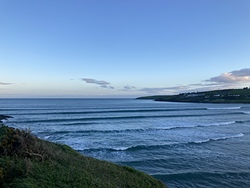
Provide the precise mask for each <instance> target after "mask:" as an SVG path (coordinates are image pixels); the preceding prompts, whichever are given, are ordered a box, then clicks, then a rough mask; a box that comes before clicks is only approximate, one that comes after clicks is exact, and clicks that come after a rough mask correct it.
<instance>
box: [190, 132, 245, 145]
mask: <svg viewBox="0 0 250 188" xmlns="http://www.w3.org/2000/svg"><path fill="white" fill-rule="evenodd" d="M242 136H244V134H243V133H239V134H236V135H232V136H223V137H218V138H209V139H206V140H198V141H193V142H191V143H195V144H202V143H207V142H211V141H219V140H227V139H231V138H239V137H242Z"/></svg>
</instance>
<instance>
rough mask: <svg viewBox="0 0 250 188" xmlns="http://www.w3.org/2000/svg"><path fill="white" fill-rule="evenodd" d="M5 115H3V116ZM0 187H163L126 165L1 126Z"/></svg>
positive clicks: (158, 182) (27, 132) (26, 132)
mask: <svg viewBox="0 0 250 188" xmlns="http://www.w3.org/2000/svg"><path fill="white" fill-rule="evenodd" d="M4 117H6V116H2V118H4ZM0 187H3V188H8V187H11V188H45V187H46V188H50V187H51V188H52V187H53V188H67V187H68V188H92V187H93V188H98V187H99V188H112V187H113V188H118V187H119V188H122V187H131V188H132V187H133V188H134V187H135V188H136V187H138V188H141V187H143V188H150V187H151V188H163V187H165V186H164V185H163V184H162V183H161V182H160V181H158V180H156V179H154V178H153V177H151V176H149V175H147V174H145V173H142V172H139V171H137V170H134V169H133V168H130V167H126V166H119V165H116V164H113V163H110V162H106V161H100V160H97V159H93V158H90V157H86V156H83V155H81V154H79V153H77V152H76V151H74V150H73V149H72V148H70V147H68V146H66V145H60V144H55V143H51V142H47V141H43V140H40V139H38V138H36V137H35V136H33V135H31V134H30V133H29V131H23V130H18V129H14V128H9V127H6V126H4V125H0Z"/></svg>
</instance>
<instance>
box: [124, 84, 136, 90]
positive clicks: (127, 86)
mask: <svg viewBox="0 0 250 188" xmlns="http://www.w3.org/2000/svg"><path fill="white" fill-rule="evenodd" d="M123 89H124V90H133V89H136V87H134V86H129V85H126V86H124V87H123Z"/></svg>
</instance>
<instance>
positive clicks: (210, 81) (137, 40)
mask: <svg viewBox="0 0 250 188" xmlns="http://www.w3.org/2000/svg"><path fill="white" fill-rule="evenodd" d="M0 24H1V27H0V67H1V74H0V97H138V96H144V95H156V94H176V93H180V92H188V91H201V90H203V91H204V90H211V89H224V88H241V87H246V86H247V87H249V86H250V53H249V52H250V1H249V0H238V1H237V0H219V1H218V0H202V1H201V0H157V1H152V0H119V1H118V0H105V1H104V0H99V1H97V0H88V1H87V0H71V1H68V0H41V1H34V0H22V1H18V0H0Z"/></svg>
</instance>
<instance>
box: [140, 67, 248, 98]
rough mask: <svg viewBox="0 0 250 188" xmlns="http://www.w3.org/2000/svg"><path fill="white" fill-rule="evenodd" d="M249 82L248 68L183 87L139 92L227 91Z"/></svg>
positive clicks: (145, 89) (150, 89)
mask: <svg viewBox="0 0 250 188" xmlns="http://www.w3.org/2000/svg"><path fill="white" fill-rule="evenodd" d="M249 82H250V68H245V69H241V70H234V71H231V72H226V73H222V74H221V75H219V76H215V77H212V78H209V79H207V80H204V81H201V82H200V83H194V84H189V85H183V86H174V87H157V88H142V89H140V90H139V91H143V92H147V93H150V94H168V93H185V92H194V91H209V90H216V89H228V88H235V87H240V84H242V83H249Z"/></svg>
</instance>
